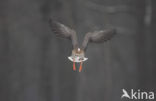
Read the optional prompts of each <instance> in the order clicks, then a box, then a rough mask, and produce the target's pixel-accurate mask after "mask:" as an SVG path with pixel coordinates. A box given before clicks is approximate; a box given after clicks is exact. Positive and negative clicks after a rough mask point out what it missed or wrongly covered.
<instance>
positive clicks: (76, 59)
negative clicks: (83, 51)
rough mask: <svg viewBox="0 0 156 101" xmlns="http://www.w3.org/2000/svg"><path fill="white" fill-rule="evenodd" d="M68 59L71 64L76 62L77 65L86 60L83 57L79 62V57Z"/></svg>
mask: <svg viewBox="0 0 156 101" xmlns="http://www.w3.org/2000/svg"><path fill="white" fill-rule="evenodd" d="M68 59H69V60H70V61H72V62H77V63H79V62H82V61H86V60H88V58H85V57H84V58H83V60H80V57H72V56H69V57H68Z"/></svg>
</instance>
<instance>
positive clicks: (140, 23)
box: [0, 0, 156, 101]
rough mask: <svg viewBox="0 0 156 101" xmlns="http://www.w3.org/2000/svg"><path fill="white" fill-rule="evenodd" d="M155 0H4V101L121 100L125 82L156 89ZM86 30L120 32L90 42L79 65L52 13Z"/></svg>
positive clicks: (0, 93)
mask: <svg viewBox="0 0 156 101" xmlns="http://www.w3.org/2000/svg"><path fill="white" fill-rule="evenodd" d="M155 5H156V0H0V101H124V100H125V99H121V94H122V89H123V88H124V89H126V90H127V91H129V90H130V89H136V90H137V89H140V90H141V91H155V92H156V61H155V60H156V53H155V52H156V47H155V43H156V40H155V38H156V6H155ZM50 17H52V18H53V19H55V20H57V21H59V22H61V23H63V24H65V25H67V26H70V27H71V28H73V29H75V30H76V31H77V32H78V37H79V39H80V42H81V41H82V38H83V37H84V35H85V33H86V32H88V31H93V30H100V29H105V28H109V27H112V26H113V27H115V28H116V29H117V35H116V36H115V37H114V38H113V39H112V40H110V41H109V42H106V43H103V44H89V47H88V50H87V53H86V57H88V58H89V59H88V61H86V62H84V64H83V70H82V72H81V73H79V72H73V71H72V62H70V61H69V60H68V59H67V57H68V56H70V55H71V50H72V46H71V42H70V41H69V40H66V39H60V38H56V36H55V35H54V34H53V32H51V30H50V27H49V24H48V19H49V18H50Z"/></svg>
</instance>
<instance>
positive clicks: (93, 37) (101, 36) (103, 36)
mask: <svg viewBox="0 0 156 101" xmlns="http://www.w3.org/2000/svg"><path fill="white" fill-rule="evenodd" d="M115 34H116V31H115V29H107V30H101V31H94V32H88V33H87V34H86V35H85V37H84V41H83V43H82V49H84V50H86V48H87V45H88V42H95V43H100V42H105V41H107V40H110V39H111V38H112V37H113V36H114V35H115Z"/></svg>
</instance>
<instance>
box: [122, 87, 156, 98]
mask: <svg viewBox="0 0 156 101" xmlns="http://www.w3.org/2000/svg"><path fill="white" fill-rule="evenodd" d="M123 98H127V99H133V100H143V99H147V100H154V98H155V94H154V92H152V91H151V92H145V91H141V90H140V89H138V90H136V91H135V90H134V89H131V90H130V92H127V91H126V90H125V89H122V95H121V99H123Z"/></svg>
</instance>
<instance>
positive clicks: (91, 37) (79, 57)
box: [49, 19, 116, 72]
mask: <svg viewBox="0 0 156 101" xmlns="http://www.w3.org/2000/svg"><path fill="white" fill-rule="evenodd" d="M49 24H50V27H51V30H52V31H53V32H54V33H55V34H56V36H58V37H62V38H67V39H70V40H71V41H72V46H73V50H72V54H71V56H69V57H68V59H69V60H70V61H72V62H73V70H74V71H76V66H75V62H76V63H80V68H79V72H81V70H82V63H83V62H84V61H86V60H87V59H88V58H86V57H85V51H86V49H87V45H88V43H89V42H94V43H101V42H105V41H107V40H109V39H111V38H112V37H113V36H114V35H115V34H116V32H115V29H112V28H111V29H106V30H101V31H94V32H88V33H86V35H85V37H84V40H83V42H82V45H81V46H79V45H78V39H77V35H76V32H75V30H73V29H71V28H69V27H67V26H65V25H63V24H61V23H59V22H57V21H54V20H52V19H50V20H49Z"/></svg>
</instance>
